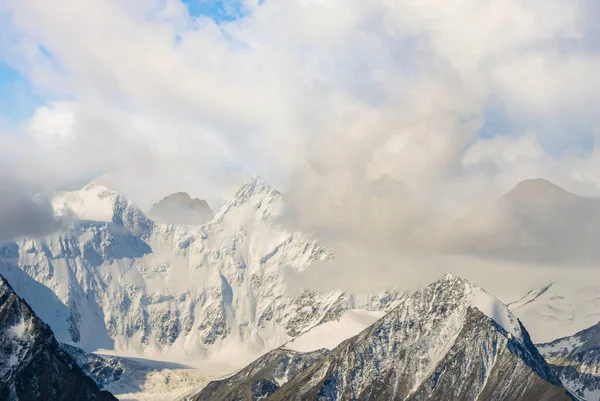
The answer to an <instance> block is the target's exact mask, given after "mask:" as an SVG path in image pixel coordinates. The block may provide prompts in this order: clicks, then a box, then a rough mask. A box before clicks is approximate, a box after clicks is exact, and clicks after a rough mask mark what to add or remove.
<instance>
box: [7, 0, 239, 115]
mask: <svg viewBox="0 0 600 401" xmlns="http://www.w3.org/2000/svg"><path fill="white" fill-rule="evenodd" d="M182 2H183V3H184V4H185V5H186V6H187V7H188V10H189V13H190V15H191V16H192V17H194V18H197V17H199V16H206V17H209V18H211V19H213V20H214V21H215V22H217V23H220V22H226V21H233V20H236V19H238V18H240V17H242V16H243V15H244V9H243V4H242V2H241V1H238V0H224V1H212V0H182ZM2 20H3V21H7V20H8V18H2ZM41 50H42V52H43V53H45V54H46V55H47V56H48V57H50V55H49V54H47V52H45V51H44V49H43V48H42V49H41ZM44 103H45V102H44V99H43V98H42V97H41V96H39V95H38V94H36V93H35V92H34V89H33V88H32V86H31V85H30V83H29V81H28V80H27V77H26V76H24V75H23V74H21V73H20V72H19V71H18V70H17V69H15V68H13V67H12V66H11V65H10V60H7V59H4V58H3V56H2V54H1V53H0V121H4V122H7V121H8V122H9V124H17V123H18V122H19V121H21V120H23V119H25V118H27V117H28V116H31V114H32V113H33V112H34V110H35V109H36V107H39V106H41V105H43V104H44Z"/></svg>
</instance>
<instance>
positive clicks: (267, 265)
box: [0, 177, 399, 367]
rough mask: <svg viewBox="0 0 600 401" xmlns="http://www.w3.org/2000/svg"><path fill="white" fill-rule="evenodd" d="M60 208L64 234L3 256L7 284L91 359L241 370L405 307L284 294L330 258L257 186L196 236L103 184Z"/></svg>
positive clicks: (386, 299) (7, 249) (389, 297)
mask: <svg viewBox="0 0 600 401" xmlns="http://www.w3.org/2000/svg"><path fill="white" fill-rule="evenodd" d="M52 204H53V205H54V208H55V210H56V212H57V214H58V215H59V216H62V218H63V219H64V224H63V226H64V228H63V229H62V230H61V231H60V232H57V233H54V234H52V235H48V236H46V237H43V238H25V239H21V240H19V241H17V242H15V243H5V244H3V245H2V246H0V249H1V250H2V253H1V257H0V272H2V274H4V275H5V276H6V277H7V279H8V280H9V282H10V283H11V284H12V285H13V287H14V288H15V290H16V291H17V293H18V294H19V295H21V296H23V297H24V298H25V299H26V300H27V301H28V302H29V303H30V304H31V306H32V308H33V309H34V310H35V311H36V313H38V314H39V315H40V316H41V317H42V318H43V319H44V320H45V321H46V322H47V323H48V324H50V326H51V327H52V329H53V330H54V331H55V333H56V335H57V337H58V338H59V339H60V340H61V341H63V342H66V343H70V344H74V345H77V346H78V347H81V348H83V349H85V350H87V351H93V350H97V349H115V350H118V351H119V352H121V353H132V354H135V355H140V354H143V355H145V356H148V357H151V358H154V357H160V358H165V357H168V358H176V359H178V360H180V359H181V358H187V359H198V358H200V359H202V358H205V357H211V358H215V359H222V360H228V361H231V360H232V358H230V356H231V355H233V356H235V358H233V360H235V362H236V363H238V364H245V363H246V361H247V360H248V361H249V360H251V359H252V358H254V357H256V356H257V355H259V354H261V353H263V352H265V351H267V350H269V349H273V348H276V347H278V346H279V345H281V344H283V343H284V342H286V341H288V340H289V339H291V338H293V337H295V336H297V335H299V334H301V333H303V332H305V331H307V330H308V329H310V328H311V327H313V326H315V325H318V324H320V323H324V322H327V321H330V320H334V319H336V318H338V317H339V316H341V315H342V314H343V313H344V312H345V311H347V310H349V309H366V310H388V309H390V308H392V307H393V306H394V304H395V302H397V300H398V298H399V297H398V295H397V294H395V293H382V294H376V295H371V296H362V297H358V296H352V295H349V294H345V293H342V292H332V293H327V294H317V293H314V292H309V291H303V292H300V293H290V292H288V291H287V288H286V285H285V281H284V277H283V269H284V268H292V269H297V270H302V269H304V268H305V267H306V266H307V265H308V264H309V263H311V262H312V261H316V260H321V261H322V260H327V259H328V258H331V257H332V254H331V252H329V251H328V250H326V249H324V248H323V247H321V246H320V245H319V244H318V243H317V242H316V241H314V240H312V239H310V238H308V237H306V236H305V235H303V234H302V233H298V232H290V231H288V230H287V229H285V228H284V227H283V226H282V225H280V224H279V223H278V219H279V217H280V216H281V213H282V210H283V206H284V204H283V199H282V196H281V194H280V193H279V192H277V191H275V190H273V189H272V188H271V187H269V186H268V185H267V184H266V183H265V182H264V181H263V180H262V179H260V178H258V177H254V178H252V179H251V180H249V181H248V182H246V183H245V184H244V185H243V186H242V187H241V188H240V189H239V191H238V192H237V193H236V194H235V196H234V197H233V198H232V199H231V200H230V201H229V202H228V203H227V204H225V205H224V207H223V208H222V209H221V210H220V211H219V212H218V213H217V214H216V215H215V216H214V218H213V219H212V220H211V221H210V222H208V223H207V224H205V225H203V226H196V227H190V226H180V225H174V224H157V223H155V222H154V221H152V220H150V219H149V218H147V217H146V216H145V215H144V213H143V212H142V211H141V210H140V209H138V208H137V207H136V206H135V205H133V204H132V203H131V202H130V201H129V200H127V199H126V198H125V197H124V196H122V195H120V194H118V193H116V192H114V191H112V190H110V189H108V188H106V187H103V186H101V185H99V184H89V185H87V186H86V187H84V188H83V189H82V190H80V191H74V192H68V193H61V194H57V195H56V196H55V197H54V198H53V199H52ZM235 367H237V366H235ZM240 367H241V366H240Z"/></svg>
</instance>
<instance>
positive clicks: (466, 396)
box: [267, 275, 571, 401]
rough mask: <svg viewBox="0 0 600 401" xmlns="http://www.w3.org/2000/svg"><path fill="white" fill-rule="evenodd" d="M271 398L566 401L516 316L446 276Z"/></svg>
mask: <svg viewBox="0 0 600 401" xmlns="http://www.w3.org/2000/svg"><path fill="white" fill-rule="evenodd" d="M267 399H268V400H306V399H319V400H507V401H508V400H510V401H515V400H523V401H526V400H527V401H529V400H569V399H571V396H570V395H569V394H568V393H567V391H566V390H565V389H564V388H563V387H562V386H561V383H560V381H559V380H558V378H557V377H556V376H555V375H554V373H553V372H552V370H551V369H550V367H549V366H548V365H547V364H546V362H545V361H544V359H543V358H542V356H541V355H540V354H539V353H538V351H537V349H536V348H535V346H534V345H533V344H532V343H531V340H530V339H529V335H528V334H527V331H526V330H525V328H524V327H523V326H522V325H521V323H520V322H519V321H518V319H517V318H515V317H514V316H513V315H512V313H511V312H510V311H509V310H508V308H506V306H504V305H503V304H502V303H501V302H500V301H499V300H497V299H496V298H494V297H492V296H490V295H489V294H487V293H486V292H485V291H483V290H482V289H481V288H478V287H476V286H474V285H472V284H470V283H469V282H467V281H465V280H463V279H460V278H458V277H455V276H452V275H447V276H445V277H444V278H443V279H440V280H439V281H437V282H435V283H433V284H431V285H430V286H429V287H427V288H425V289H424V290H421V291H417V292H415V293H414V294H413V295H411V296H410V297H409V298H407V299H406V300H404V301H403V302H402V303H401V304H400V305H399V306H398V307H397V308H395V309H394V310H393V311H391V312H390V313H389V314H387V315H386V316H385V317H383V318H382V319H380V320H379V321H377V322H376V323H375V324H373V325H372V326H370V327H369V328H367V329H366V330H364V331H363V332H362V333H360V334H359V335H357V336H356V337H353V338H351V339H348V340H346V341H344V342H343V343H342V344H340V345H339V346H338V347H336V348H335V349H334V350H333V351H331V352H330V353H328V354H327V355H325V356H324V357H323V358H321V359H320V360H319V361H317V362H315V363H313V364H312V365H311V366H309V367H308V368H307V369H306V370H305V371H304V372H302V373H300V374H298V375H296V376H295V377H294V378H293V379H291V380H290V381H289V382H287V383H286V384H284V385H283V386H282V387H281V388H279V389H278V390H277V391H275V392H274V393H273V394H272V395H271V396H269V397H268V398H267Z"/></svg>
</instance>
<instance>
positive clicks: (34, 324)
mask: <svg viewBox="0 0 600 401" xmlns="http://www.w3.org/2000/svg"><path fill="white" fill-rule="evenodd" d="M0 353H1V357H0V399H1V400H6V401H29V400H56V401H75V400H81V401H94V400H96V401H108V400H116V398H115V397H113V396H112V395H111V394H110V393H109V392H107V391H100V390H99V389H98V386H96V384H95V383H94V381H93V380H92V379H90V378H89V377H87V376H86V375H85V373H84V372H83V371H82V370H81V369H80V368H79V367H78V366H77V364H76V363H75V361H74V360H73V359H72V358H71V357H70V356H69V354H68V353H66V352H65V351H63V350H62V349H61V348H60V346H59V344H58V342H57V341H56V339H55V338H54V335H53V334H52V330H50V328H49V327H48V325H46V324H45V323H44V322H42V321H41V320H40V319H39V318H38V317H37V316H36V315H35V313H34V312H33V311H32V310H31V308H30V307H29V305H27V303H26V302H25V301H23V300H22V299H21V298H19V296H17V294H15V292H14V291H13V289H12V288H11V286H10V285H9V284H8V283H7V282H6V280H4V278H3V277H1V276H0Z"/></svg>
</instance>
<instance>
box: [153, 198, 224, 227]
mask: <svg viewBox="0 0 600 401" xmlns="http://www.w3.org/2000/svg"><path fill="white" fill-rule="evenodd" d="M213 216H214V213H213V211H212V209H211V208H210V206H208V203H207V202H206V201H205V200H204V199H198V198H194V199H192V197H191V196H189V195H188V194H187V193H186V192H177V193H174V194H172V195H169V196H167V197H165V198H163V199H162V200H161V201H160V202H158V203H155V204H154V205H152V207H151V208H150V210H148V217H150V218H151V219H152V220H154V221H155V222H157V223H168V224H180V225H201V224H204V223H206V222H208V221H209V220H210V219H212V218H213Z"/></svg>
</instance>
